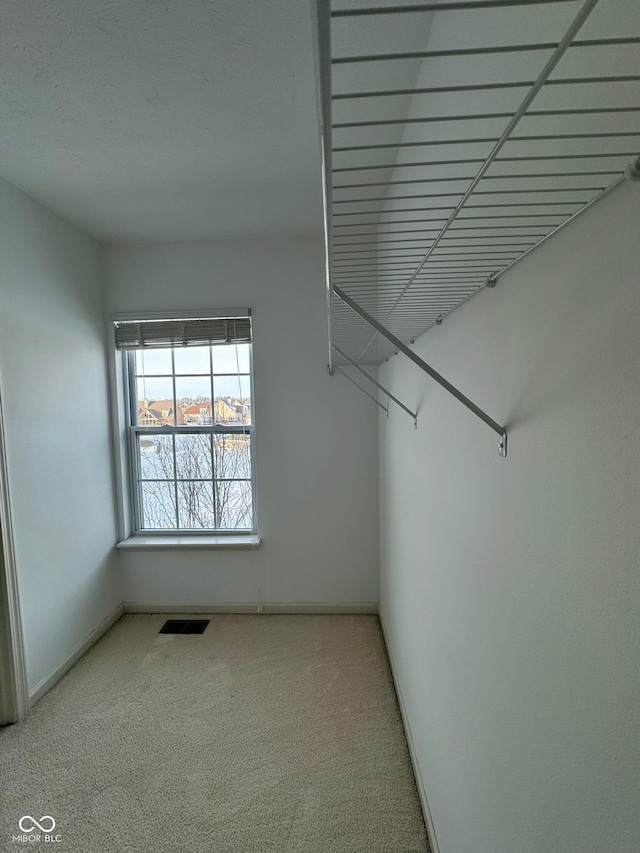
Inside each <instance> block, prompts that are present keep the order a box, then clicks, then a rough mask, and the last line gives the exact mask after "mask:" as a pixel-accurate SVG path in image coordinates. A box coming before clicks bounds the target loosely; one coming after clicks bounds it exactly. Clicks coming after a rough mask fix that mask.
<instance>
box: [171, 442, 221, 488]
mask: <svg viewBox="0 0 640 853" xmlns="http://www.w3.org/2000/svg"><path fill="white" fill-rule="evenodd" d="M176 465H177V469H178V471H177V474H178V479H185V480H202V479H207V478H208V479H211V478H212V477H213V473H212V472H213V465H212V463H211V436H210V435H177V436H176Z"/></svg>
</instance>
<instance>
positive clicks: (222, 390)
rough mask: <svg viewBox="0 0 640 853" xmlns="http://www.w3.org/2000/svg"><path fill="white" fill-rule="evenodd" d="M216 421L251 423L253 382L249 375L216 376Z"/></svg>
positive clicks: (214, 385) (214, 386)
mask: <svg viewBox="0 0 640 853" xmlns="http://www.w3.org/2000/svg"><path fill="white" fill-rule="evenodd" d="M213 393H214V397H215V400H216V406H215V414H216V423H219V424H221V423H222V424H224V423H227V424H232V423H241V424H249V423H251V383H250V381H249V377H248V376H215V377H214V379H213Z"/></svg>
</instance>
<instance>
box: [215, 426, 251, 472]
mask: <svg viewBox="0 0 640 853" xmlns="http://www.w3.org/2000/svg"><path fill="white" fill-rule="evenodd" d="M213 449H214V455H215V456H214V458H215V477H216V479H217V480H244V479H245V478H246V479H250V478H251V436H249V435H214V437H213Z"/></svg>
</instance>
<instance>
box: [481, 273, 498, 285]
mask: <svg viewBox="0 0 640 853" xmlns="http://www.w3.org/2000/svg"><path fill="white" fill-rule="evenodd" d="M496 281H497V279H496V278H495V273H494V274H492V275H490V276H489V278H488V279H487V280H486V281H485V283H484V286H485V287H495V286H496Z"/></svg>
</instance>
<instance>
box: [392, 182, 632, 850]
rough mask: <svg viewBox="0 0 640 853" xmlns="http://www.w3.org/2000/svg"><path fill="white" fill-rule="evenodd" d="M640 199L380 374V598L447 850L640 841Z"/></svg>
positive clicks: (611, 205) (520, 272)
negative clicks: (387, 409)
mask: <svg viewBox="0 0 640 853" xmlns="http://www.w3.org/2000/svg"><path fill="white" fill-rule="evenodd" d="M639 213H640V193H638V191H637V188H635V187H632V186H629V185H626V186H625V187H623V188H621V189H619V190H617V191H616V192H615V193H614V194H613V195H611V196H609V197H607V198H606V199H604V200H602V201H601V202H599V203H598V204H597V205H596V206H594V208H592V209H591V210H590V211H588V212H587V213H586V214H584V216H583V217H582V218H580V219H579V220H577V221H576V222H574V223H572V224H571V225H570V226H568V227H567V228H566V229H565V230H564V231H563V232H561V233H559V234H558V235H557V236H556V237H555V238H553V239H552V240H550V241H548V242H547V243H546V244H545V246H544V247H541V248H540V249H538V250H536V251H535V252H534V253H533V254H532V255H531V256H530V257H529V258H528V259H526V260H524V261H523V262H522V263H521V264H519V265H518V266H517V267H515V268H514V269H513V271H512V272H511V273H509V274H506V275H505V276H504V278H502V279H501V280H500V281H499V283H498V285H497V287H496V289H495V290H489V291H484V292H483V293H482V294H480V295H478V296H476V297H475V298H474V299H472V300H471V301H470V302H468V303H467V304H466V305H465V306H463V307H462V308H460V309H459V310H458V311H457V312H456V313H455V314H453V315H451V317H450V318H449V319H447V320H445V321H444V323H443V324H442V326H441V327H439V328H437V327H436V328H435V329H434V330H433V331H431V332H429V333H427V334H426V335H423V337H422V338H420V339H419V340H418V341H417V342H416V351H417V353H418V354H419V355H420V356H422V357H423V358H425V359H426V360H427V361H428V362H429V363H431V364H432V365H433V367H434V368H435V369H436V370H438V371H440V372H442V373H443V375H444V376H446V377H447V378H448V379H449V380H450V381H451V382H453V383H454V384H455V385H456V386H457V387H458V388H460V390H461V391H463V392H464V393H466V394H468V395H469V396H470V397H471V398H472V399H473V400H474V402H476V403H477V404H478V405H480V406H481V407H483V408H484V409H485V411H487V412H488V413H489V414H490V415H491V416H492V417H494V418H495V419H496V420H498V421H499V422H501V423H506V424H507V426H508V428H509V448H508V453H509V455H508V458H507V459H506V460H503V459H500V458H499V457H498V455H497V436H496V435H495V434H494V433H493V432H491V430H490V429H488V428H487V427H486V426H485V425H484V424H483V423H482V422H481V421H479V420H478V419H477V418H475V417H474V416H473V415H472V414H471V413H470V412H468V411H467V410H466V409H464V408H463V407H462V406H461V405H460V404H459V403H458V402H457V401H456V400H455V399H453V398H452V397H450V396H448V395H447V394H446V392H445V391H443V390H442V389H440V388H439V386H436V385H435V384H434V383H433V382H432V381H431V380H429V379H428V377H426V376H424V375H422V374H421V373H420V372H419V370H418V369H417V368H415V367H414V366H413V365H411V364H410V363H409V362H408V361H407V360H403V359H402V357H395V358H392V359H391V360H390V361H389V362H388V363H387V364H386V365H385V366H384V368H383V369H382V370H381V381H383V382H384V383H386V384H387V385H388V386H389V387H390V388H391V390H393V391H394V392H395V393H396V394H398V395H399V396H400V397H401V398H402V399H403V400H404V401H405V402H406V403H407V404H408V405H410V406H412V405H414V404H417V405H418V407H419V428H418V430H417V431H415V430H414V429H413V425H412V424H411V422H410V420H409V419H408V418H404V417H403V416H402V413H396V412H395V411H392V413H391V418H390V420H389V423H388V425H387V424H386V422H385V423H382V424H381V428H380V442H381V456H380V458H381V471H380V473H381V486H380V494H381V531H382V536H381V564H382V572H381V603H382V611H383V617H384V620H385V624H386V629H387V632H388V636H389V641H390V649H391V654H392V656H393V659H394V662H395V666H396V669H397V673H398V678H399V683H400V689H401V693H402V695H403V699H404V703H405V706H406V711H407V714H408V719H409V723H410V728H411V732H412V736H413V740H414V744H415V748H416V753H417V756H418V761H419V766H420V773H421V776H422V779H423V782H424V786H425V790H426V794H427V798H428V801H429V804H430V808H431V812H432V816H433V821H434V825H435V830H436V834H437V837H438V841H439V846H440V853H540V851H543V850H544V851H554V853H555V852H556V851H557V853H600V851H602V850H610V851H617V853H622V852H623V851H624V853H632V851H636V850H637V849H638V839H639V838H640V811H639V810H638V803H639V802H640V775H639V774H638V767H639V766H640V738H639V737H638V732H640V708H639V704H640V694H639V692H638V680H639V675H640V637H639V624H640V623H639V621H638V606H639V605H640V595H639V571H638V570H639V568H640V565H639V563H640V525H639V524H638V518H639V517H640V476H639V474H640V470H639V469H640V397H639V395H638V376H639V372H640V338H639V336H638V328H639V327H640V290H639V289H638V266H639V261H640V252H639V248H638V240H637V226H638V217H639Z"/></svg>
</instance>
